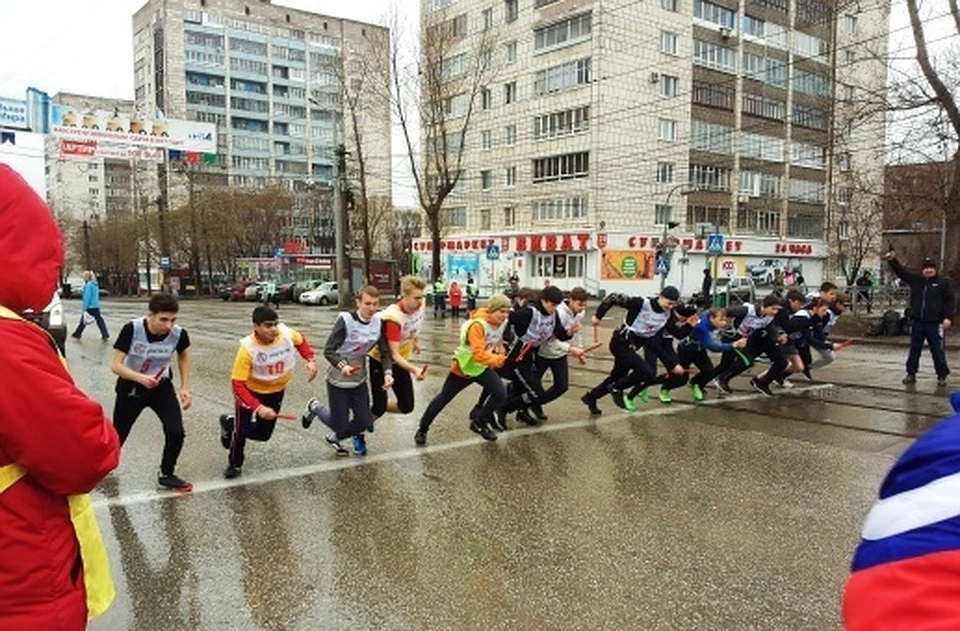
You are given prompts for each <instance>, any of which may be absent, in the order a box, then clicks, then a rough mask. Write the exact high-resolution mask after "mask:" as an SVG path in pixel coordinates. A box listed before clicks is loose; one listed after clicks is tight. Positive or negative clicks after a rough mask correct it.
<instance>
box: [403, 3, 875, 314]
mask: <svg viewBox="0 0 960 631" xmlns="http://www.w3.org/2000/svg"><path fill="white" fill-rule="evenodd" d="M422 10H423V26H424V28H423V29H422V32H423V35H422V37H428V36H429V34H430V33H436V30H431V27H434V29H435V28H436V25H439V24H446V25H447V27H446V28H447V29H448V30H447V31H445V32H451V31H452V32H457V33H459V34H460V37H459V39H458V41H457V42H456V43H455V44H454V46H453V48H452V50H451V51H450V54H449V55H447V56H446V57H447V59H448V62H447V63H449V64H450V66H451V72H457V63H456V59H457V53H459V52H468V53H469V52H470V51H475V50H476V49H477V42H479V41H481V40H482V41H485V42H494V45H492V46H490V53H489V54H488V60H489V64H490V72H489V74H488V75H487V78H485V85H484V86H483V90H482V91H481V93H480V97H479V98H478V100H477V103H476V104H475V108H474V111H473V113H472V116H473V120H472V121H471V123H470V125H469V129H468V132H467V137H466V140H465V152H464V156H463V177H462V179H461V182H460V183H459V184H458V186H457V189H456V190H455V192H454V194H453V195H451V196H450V197H449V198H448V199H447V200H446V202H445V210H444V215H443V224H444V238H443V243H442V249H443V251H444V256H443V257H442V262H441V265H442V266H443V267H444V268H447V267H450V268H452V269H450V270H445V271H446V272H447V274H448V275H451V274H452V275H454V276H456V275H457V273H458V270H459V271H460V272H462V271H463V270H470V271H471V272H474V273H479V276H480V279H481V286H482V287H485V288H493V287H502V286H503V285H504V279H505V278H506V277H508V275H509V274H510V273H512V272H516V273H517V274H518V276H519V277H520V278H521V281H522V282H523V283H524V284H528V285H531V286H534V287H541V286H543V285H545V284H548V283H552V284H556V285H559V286H561V287H562V288H571V287H573V286H575V285H586V286H587V287H588V288H590V289H591V290H593V291H599V290H600V289H603V290H604V291H627V292H630V293H650V292H653V291H655V289H657V288H658V287H659V286H660V284H661V275H660V274H658V265H659V266H663V265H664V263H663V262H662V261H664V260H665V261H667V262H668V263H669V268H668V271H667V272H666V273H665V274H664V275H665V277H666V282H668V283H670V284H675V285H678V286H680V287H681V291H682V293H683V294H684V295H690V294H691V293H693V292H694V291H695V290H697V289H699V286H700V281H701V278H702V271H703V269H704V267H708V266H709V267H711V269H712V271H713V273H714V275H715V276H749V277H752V278H753V279H754V280H755V281H756V283H757V284H758V285H761V286H762V285H764V284H768V283H769V282H770V281H771V280H772V278H773V275H774V272H777V271H778V270H779V273H781V274H784V273H787V272H791V271H792V272H798V273H800V274H802V276H803V277H804V279H805V280H806V283H807V284H808V285H812V284H815V283H819V282H820V281H821V280H825V279H831V280H832V279H833V278H834V277H835V274H836V269H835V265H834V262H833V260H832V259H831V257H832V256H834V255H835V253H836V251H837V245H838V243H839V241H840V240H842V239H843V238H846V237H847V236H849V227H850V225H851V223H852V222H856V221H857V217H858V216H860V215H859V214H860V213H862V212H866V211H870V212H872V210H871V209H872V208H874V206H875V201H876V199H877V196H878V195H879V194H881V193H882V188H883V143H884V115H883V113H882V112H880V111H876V110H874V109H871V107H870V104H871V103H872V102H874V101H876V100H878V99H879V98H880V97H882V91H883V88H882V86H884V85H885V81H886V60H885V55H886V45H887V29H888V17H889V1H888V0H864V1H861V2H850V3H844V2H834V1H833V0H740V1H737V0H709V1H708V0H644V1H642V2H641V1H638V0H425V2H424V3H423V5H422ZM424 48H427V45H426V44H424ZM448 111H450V112H452V116H453V117H454V118H457V116H458V115H459V113H460V112H459V111H458V110H457V108H456V107H455V106H453V107H450V108H448ZM458 120H459V119H458ZM878 233H879V230H878ZM710 234H715V235H721V237H722V238H718V237H712V238H710V237H708V235H710ZM428 241H429V240H428V239H422V240H419V241H417V242H415V243H414V250H415V252H416V253H419V254H420V255H421V256H422V258H423V261H424V262H425V263H426V264H428V263H429V258H430V257H429V254H430V250H431V249H432V246H431V244H430V243H429V242H428ZM490 246H495V248H494V249H495V250H498V252H489V251H488V250H489V249H490ZM878 247H879V246H878ZM661 253H662V254H669V256H660V255H659V254H661ZM491 259H494V260H491ZM448 260H449V261H450V263H449V264H448V263H447V261H448ZM661 269H662V268H661Z"/></svg>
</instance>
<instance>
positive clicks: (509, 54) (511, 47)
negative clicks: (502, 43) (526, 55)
mask: <svg viewBox="0 0 960 631" xmlns="http://www.w3.org/2000/svg"><path fill="white" fill-rule="evenodd" d="M505 56H506V59H507V63H508V64H512V63H514V62H515V61H516V60H517V42H516V41H512V42H507V44H506V55H505Z"/></svg>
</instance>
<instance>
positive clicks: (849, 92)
mask: <svg viewBox="0 0 960 631" xmlns="http://www.w3.org/2000/svg"><path fill="white" fill-rule="evenodd" d="M842 87H843V100H844V101H847V102H848V103H853V95H854V91H853V86H852V85H847V84H843V86H842Z"/></svg>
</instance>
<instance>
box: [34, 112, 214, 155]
mask: <svg viewBox="0 0 960 631" xmlns="http://www.w3.org/2000/svg"><path fill="white" fill-rule="evenodd" d="M50 119H51V120H50V123H51V127H50V133H52V134H53V135H54V136H58V137H60V138H64V139H67V140H75V141H81V142H84V141H98V142H108V143H113V144H122V145H136V146H141V147H155V148H158V149H161V148H166V149H177V150H180V151H195V152H198V153H216V151H217V127H216V125H214V124H212V123H197V122H194V121H186V120H178V119H150V118H146V117H143V116H138V115H136V114H121V113H118V112H106V111H102V110H100V111H96V112H94V111H89V112H86V113H84V112H81V111H80V110H78V109H76V108H73V107H69V106H65V105H53V106H52V107H51V112H50Z"/></svg>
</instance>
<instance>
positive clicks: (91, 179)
mask: <svg viewBox="0 0 960 631" xmlns="http://www.w3.org/2000/svg"><path fill="white" fill-rule="evenodd" d="M87 181H88V182H99V181H100V176H99V175H88V176H87Z"/></svg>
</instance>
